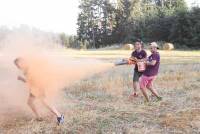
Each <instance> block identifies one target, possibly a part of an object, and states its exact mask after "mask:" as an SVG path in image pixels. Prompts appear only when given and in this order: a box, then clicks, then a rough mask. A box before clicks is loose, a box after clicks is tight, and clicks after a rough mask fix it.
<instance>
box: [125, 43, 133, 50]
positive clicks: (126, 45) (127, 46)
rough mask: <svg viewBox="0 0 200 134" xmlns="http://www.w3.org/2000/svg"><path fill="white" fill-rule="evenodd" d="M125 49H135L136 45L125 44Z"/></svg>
mask: <svg viewBox="0 0 200 134" xmlns="http://www.w3.org/2000/svg"><path fill="white" fill-rule="evenodd" d="M123 49H125V50H133V49H134V45H133V44H125V45H124V46H123Z"/></svg>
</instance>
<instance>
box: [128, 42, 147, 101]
mask: <svg viewBox="0 0 200 134" xmlns="http://www.w3.org/2000/svg"><path fill="white" fill-rule="evenodd" d="M134 48H135V50H134V51H133V52H132V54H131V58H134V59H136V61H143V60H146V58H147V53H146V51H145V50H144V49H143V42H142V41H141V40H140V39H137V41H136V42H135V44H134ZM142 73H143V72H139V71H138V65H137V64H135V68H134V74H133V92H132V93H131V94H130V96H129V98H130V99H131V98H133V97H137V96H138V94H137V89H138V81H139V78H140V76H141V75H142Z"/></svg>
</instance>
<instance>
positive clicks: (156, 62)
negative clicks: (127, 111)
mask: <svg viewBox="0 0 200 134" xmlns="http://www.w3.org/2000/svg"><path fill="white" fill-rule="evenodd" d="M158 49H159V47H158V45H157V43H156V42H152V43H150V51H151V55H150V56H149V57H148V59H147V61H146V70H145V71H144V73H143V74H142V76H141V77H140V79H139V85H140V90H141V91H142V93H143V95H144V97H145V99H146V101H147V102H149V97H148V95H147V93H146V90H145V89H146V88H147V89H149V90H150V91H151V93H152V94H153V95H154V96H156V97H157V99H158V100H162V97H160V96H159V95H158V93H157V91H156V89H155V88H154V87H153V82H154V80H155V79H156V76H157V75H158V71H159V66H160V54H159V52H158V51H157V50H158Z"/></svg>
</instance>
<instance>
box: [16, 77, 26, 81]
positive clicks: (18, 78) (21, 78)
mask: <svg viewBox="0 0 200 134" xmlns="http://www.w3.org/2000/svg"><path fill="white" fill-rule="evenodd" d="M17 80H20V81H22V82H24V83H25V82H26V79H25V78H23V77H21V76H18V77H17Z"/></svg>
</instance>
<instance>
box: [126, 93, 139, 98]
mask: <svg viewBox="0 0 200 134" xmlns="http://www.w3.org/2000/svg"><path fill="white" fill-rule="evenodd" d="M133 97H138V94H137V93H133V94H131V95H129V97H128V98H129V99H132V98H133Z"/></svg>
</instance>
